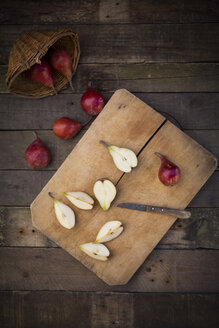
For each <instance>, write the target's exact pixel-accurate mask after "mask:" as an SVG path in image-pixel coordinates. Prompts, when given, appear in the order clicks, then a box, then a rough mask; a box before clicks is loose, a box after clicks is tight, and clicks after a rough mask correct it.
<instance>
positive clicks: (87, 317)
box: [0, 291, 219, 328]
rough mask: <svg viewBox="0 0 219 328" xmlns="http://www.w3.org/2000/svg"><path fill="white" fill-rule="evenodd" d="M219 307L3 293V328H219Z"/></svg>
mask: <svg viewBox="0 0 219 328" xmlns="http://www.w3.org/2000/svg"><path fill="white" fill-rule="evenodd" d="M218 301H219V295H217V294H168V293H165V294H161V293H154V294H150V293H102V294H100V293H94V292H92V293H87V292H72V291H55V292H51V291H15V292H10V291H2V292H0V305H1V306H0V308H1V324H2V328H11V327H14V326H15V323H16V327H22V328H30V327H36V328H37V327H49V326H50V327H53V328H56V327H57V328H60V327H62V328H65V327H66V328H68V327H71V326H72V325H73V326H74V327H77V328H84V327H86V328H92V327H93V328H94V327H95V328H112V327H113V326H115V327H118V328H145V323H147V328H154V327H156V328H164V327H166V328H176V327H177V328H185V327H192V328H196V327H197V328H206V327H211V328H217V327H218V311H217V306H218ZM21 304H22V307H21ZM72 304H74V306H72ZM82 318H83V319H82Z"/></svg>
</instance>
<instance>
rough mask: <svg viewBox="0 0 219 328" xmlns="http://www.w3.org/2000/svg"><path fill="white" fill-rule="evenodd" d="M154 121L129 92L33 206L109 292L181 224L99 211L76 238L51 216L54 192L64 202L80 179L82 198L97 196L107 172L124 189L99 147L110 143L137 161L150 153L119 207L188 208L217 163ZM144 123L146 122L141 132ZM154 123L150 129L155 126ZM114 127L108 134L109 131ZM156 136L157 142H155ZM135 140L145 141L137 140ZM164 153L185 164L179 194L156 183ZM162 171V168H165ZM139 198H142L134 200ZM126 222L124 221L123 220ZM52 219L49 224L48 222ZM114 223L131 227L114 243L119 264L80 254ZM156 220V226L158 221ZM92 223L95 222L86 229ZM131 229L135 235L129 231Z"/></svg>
mask: <svg viewBox="0 0 219 328" xmlns="http://www.w3.org/2000/svg"><path fill="white" fill-rule="evenodd" d="M122 108H123V110H122ZM115 111H117V115H118V116H119V115H120V117H117V120H116V121H114V120H115V118H114V116H115V115H116V114H115ZM155 113H156V112H154V111H153V110H151V108H149V107H148V106H147V105H146V104H144V103H143V102H141V101H140V100H139V99H137V98H136V97H134V96H133V95H132V94H130V93H128V92H127V91H126V90H118V91H117V92H116V93H115V94H114V95H113V96H112V98H111V99H110V101H109V102H108V104H107V106H106V107H105V109H104V110H103V111H102V112H101V114H100V115H99V116H98V118H97V120H95V123H93V124H92V126H91V127H90V129H89V130H88V131H87V133H86V134H85V135H84V137H83V138H82V139H81V141H80V143H79V145H80V152H79V150H78V149H79V146H76V148H75V149H74V150H73V152H72V153H71V154H70V155H69V156H68V158H67V159H66V161H65V162H64V163H63V164H62V166H61V168H60V169H59V170H58V171H57V173H56V175H55V176H54V177H53V178H52V179H51V180H50V181H49V183H48V184H47V185H46V186H45V187H44V189H43V191H42V192H41V193H40V194H39V195H38V196H37V198H36V199H35V200H34V202H33V203H32V205H31V210H32V217H33V222H34V225H35V226H36V227H37V228H38V229H39V230H40V231H42V232H43V234H45V235H46V236H48V237H49V238H50V239H52V240H53V241H55V242H57V243H58V244H59V245H61V246H62V247H63V248H64V249H66V250H67V251H68V252H69V253H70V254H72V255H73V256H74V257H76V258H77V259H78V260H79V261H81V262H82V263H83V264H84V265H85V266H87V267H88V268H89V269H91V270H92V271H94V272H95V273H96V274H97V275H98V276H99V277H100V278H102V279H103V280H104V281H105V282H107V283H108V284H110V285H120V284H125V283H127V282H128V280H129V279H130V278H131V276H132V275H133V274H134V272H135V271H136V270H137V268H138V267H139V266H140V265H141V264H142V262H143V261H144V260H145V258H146V257H147V256H148V255H149V254H150V252H151V250H152V249H153V248H154V247H155V246H156V244H157V243H158V242H159V241H160V239H161V238H162V237H163V235H164V234H165V233H166V232H167V231H168V229H169V228H170V226H171V225H172V224H173V223H174V221H175V219H174V218H171V217H168V216H165V220H164V218H163V217H162V218H161V216H160V215H159V214H158V215H155V214H150V213H147V214H145V213H138V219H137V220H136V213H135V212H134V211H133V212H131V211H128V213H127V211H125V210H123V211H124V213H122V212H121V209H119V208H117V207H116V206H113V207H112V208H111V209H110V210H109V211H108V212H107V213H105V215H104V216H103V213H102V212H101V210H97V209H96V211H94V212H93V211H92V212H93V213H91V214H90V213H86V214H84V215H83V219H82V217H80V213H78V214H79V217H78V219H77V222H78V223H77V225H78V227H77V228H76V230H75V229H74V231H72V232H69V231H67V232H66V231H63V229H60V227H59V226H58V225H57V220H54V213H53V209H52V208H51V206H53V204H50V203H51V201H50V200H49V199H48V195H47V194H48V192H49V191H52V192H53V190H56V192H57V191H60V194H59V196H58V197H62V192H63V191H65V190H72V187H70V186H71V183H72V182H71V180H72V178H73V177H74V176H76V175H77V178H78V179H77V180H76V179H74V183H73V184H74V185H75V186H74V188H75V190H86V191H87V192H88V193H90V192H92V188H93V184H94V181H96V180H97V178H98V176H97V178H96V179H94V176H95V175H96V173H98V175H99V177H101V176H102V174H104V171H103V173H101V174H100V170H102V169H105V172H107V174H108V177H110V179H111V180H112V181H113V182H114V183H115V182H117V181H118V179H119V177H121V174H120V176H119V175H118V170H117V169H116V168H115V166H113V168H114V170H112V169H111V167H112V165H111V160H110V161H109V159H108V160H107V158H108V157H109V156H110V155H109V154H107V155H108V157H106V158H105V157H104V156H103V155H101V153H100V151H101V149H100V148H101V147H98V146H96V144H98V140H100V139H103V140H106V141H107V142H109V141H108V140H109V139H110V140H111V139H112V140H111V141H110V143H111V144H116V145H118V144H124V140H125V141H126V145H125V146H124V147H127V148H131V149H133V150H134V151H135V152H136V153H138V152H139V150H140V149H142V147H143V146H144V148H143V150H142V152H141V153H140V156H139V161H140V162H139V165H138V168H137V169H136V170H134V171H133V173H132V174H131V175H127V174H125V175H124V176H122V179H121V180H120V181H119V184H118V185H117V191H118V196H117V198H116V201H117V203H120V202H124V201H129V199H130V197H132V198H131V199H132V201H133V202H140V203H144V202H145V203H146V204H152V205H155V206H160V205H161V204H162V206H164V207H173V208H182V209H183V208H185V207H186V206H187V205H188V204H189V202H190V201H191V200H192V198H193V197H194V196H195V195H196V193H197V192H198V191H199V189H200V188H201V187H202V185H203V184H204V183H205V182H206V180H207V179H208V178H209V176H210V175H211V174H212V173H213V171H214V170H215V168H216V159H215V158H214V157H213V156H212V155H211V154H210V153H209V152H208V151H206V150H205V149H204V148H202V147H201V146H200V145H198V144H197V143H196V142H195V141H193V140H192V139H191V138H189V137H188V136H186V135H185V134H184V133H183V132H181V131H180V130H179V129H178V128H176V127H175V126H174V125H173V124H171V123H170V122H166V123H165V124H164V125H163V126H161V124H162V118H159V117H158V116H157V115H158V114H157V113H156V114H155ZM124 115H125V116H124ZM145 116H148V120H147V121H145ZM158 119H159V120H160V121H159V122H160V125H157V123H155V122H157V120H158ZM103 122H104V124H105V129H106V131H107V135H104V133H105V131H103V129H102V125H103ZM139 122H141V124H140V125H139ZM147 122H150V124H148V123H147ZM107 125H108V126H109V128H108V129H107ZM158 127H160V129H159V131H158V132H157V131H156V130H157V128H158ZM149 131H150V132H149ZM149 133H150V134H149ZM154 133H156V134H155V135H154ZM135 135H136V136H138V138H135ZM152 135H153V137H152V140H150V142H149V144H148V145H147V144H146V147H145V143H147V140H148V138H150V137H151V136H152ZM130 139H131V140H133V141H134V140H138V150H137V149H136V148H134V142H133V141H132V147H129V146H128V145H127V142H130ZM113 140H115V142H113ZM140 143H142V144H140ZM77 147H78V148H77ZM81 149H82V150H81ZM162 149H165V151H166V154H170V155H169V156H171V155H172V157H174V161H176V162H177V161H178V163H182V162H183V164H184V166H183V169H184V171H183V173H182V176H183V178H182V179H181V181H180V183H179V184H178V185H177V186H175V187H174V188H166V187H165V186H163V185H162V184H161V183H160V181H159V180H158V179H155V177H156V176H157V170H158V169H157V168H156V160H157V158H156V159H155V156H154V151H158V152H162ZM93 154H95V156H94V155H93ZM98 154H99V156H98ZM78 158H80V161H78V160H77V159H78ZM97 158H98V161H97ZM81 163H89V167H86V170H85V168H84V167H83V166H82V164H81ZM157 165H160V161H159V163H158V164H157ZM91 167H92V176H93V177H92V179H91V178H90V176H89V175H90V174H91V172H90V173H89V168H91ZM96 171H97V172H96ZM103 176H104V175H103ZM76 186H77V187H76ZM164 189H165V191H164ZM133 190H136V192H135V193H134V194H133ZM62 198H63V197H62ZM42 209H43V210H42ZM125 212H126V213H125ZM81 215H82V214H81ZM121 215H123V216H122V217H121ZM153 215H154V216H153ZM45 217H46V218H47V220H46V221H45ZM112 217H115V218H116V217H117V218H119V217H121V220H122V222H123V224H124V226H125V233H123V236H124V237H123V238H122V237H121V238H118V239H116V240H113V241H112V242H111V243H110V244H111V245H112V247H111V249H110V251H112V254H114V256H113V257H112V259H110V265H109V264H108V261H107V262H105V263H98V262H97V261H95V260H93V259H90V258H88V257H87V256H84V254H81V252H80V251H79V250H78V248H77V247H76V246H77V245H80V244H81V243H84V242H87V240H88V238H90V240H95V235H94V234H95V233H94V230H96V231H98V230H99V229H100V227H101V226H102V225H103V224H104V223H105V222H106V220H110V218H112ZM152 217H153V224H152V221H151V219H152ZM88 218H89V221H87V220H88ZM86 219H87V220H86ZM130 219H131V222H133V224H132V225H130ZM134 222H135V223H134ZM126 226H127V227H129V229H126ZM85 239H86V240H85ZM70 240H71V241H70ZM72 240H74V242H72ZM118 240H119V241H118ZM120 240H121V242H120ZM118 249H119V250H120V255H119V256H118V255H117V250H118ZM136 253H138V258H136Z"/></svg>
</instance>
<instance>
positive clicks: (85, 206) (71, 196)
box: [64, 191, 94, 210]
mask: <svg viewBox="0 0 219 328" xmlns="http://www.w3.org/2000/svg"><path fill="white" fill-rule="evenodd" d="M64 195H65V197H67V198H68V200H70V202H71V203H72V204H74V205H75V206H77V207H78V208H80V209H82V210H91V209H92V208H93V204H94V200H93V198H91V197H90V196H89V195H88V194H86V193H85V192H82V191H75V192H73V191H72V192H64Z"/></svg>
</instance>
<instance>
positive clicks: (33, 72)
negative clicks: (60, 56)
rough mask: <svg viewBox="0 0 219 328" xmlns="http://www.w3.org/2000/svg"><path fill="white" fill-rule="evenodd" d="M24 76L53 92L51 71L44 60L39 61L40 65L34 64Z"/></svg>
mask: <svg viewBox="0 0 219 328" xmlns="http://www.w3.org/2000/svg"><path fill="white" fill-rule="evenodd" d="M26 74H27V76H28V77H29V78H30V79H31V80H32V81H35V82H39V83H42V84H44V85H46V86H47V87H51V88H52V89H54V90H55V88H54V80H53V76H52V69H51V67H50V65H49V64H48V63H47V61H46V60H45V59H43V58H42V59H41V64H34V65H33V66H32V67H31V68H30V69H28V70H27V71H26Z"/></svg>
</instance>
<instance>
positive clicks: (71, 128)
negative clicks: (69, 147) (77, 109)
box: [53, 117, 82, 140]
mask: <svg viewBox="0 0 219 328" xmlns="http://www.w3.org/2000/svg"><path fill="white" fill-rule="evenodd" d="M81 128H82V124H81V123H80V122H77V121H75V120H72V119H71V118H69V117H61V118H59V119H58V120H56V121H55V122H54V124H53V132H54V134H55V135H56V136H57V137H59V138H61V139H65V140H66V139H70V138H72V137H74V136H75V135H76V134H77V133H78V132H79V131H80V130H81Z"/></svg>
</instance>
